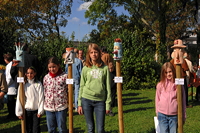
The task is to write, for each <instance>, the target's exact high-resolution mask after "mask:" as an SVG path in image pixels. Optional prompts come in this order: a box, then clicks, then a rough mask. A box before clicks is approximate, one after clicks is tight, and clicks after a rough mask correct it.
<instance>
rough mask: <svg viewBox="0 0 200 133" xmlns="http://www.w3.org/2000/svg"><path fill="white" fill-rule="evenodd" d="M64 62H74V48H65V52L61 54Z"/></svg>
mask: <svg viewBox="0 0 200 133" xmlns="http://www.w3.org/2000/svg"><path fill="white" fill-rule="evenodd" d="M63 58H64V59H65V60H64V64H73V63H74V58H75V55H74V48H66V53H64V54H63Z"/></svg>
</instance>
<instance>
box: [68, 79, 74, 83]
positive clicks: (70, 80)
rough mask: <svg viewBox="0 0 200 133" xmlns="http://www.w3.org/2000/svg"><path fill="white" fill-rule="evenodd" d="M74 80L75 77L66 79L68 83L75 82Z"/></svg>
mask: <svg viewBox="0 0 200 133" xmlns="http://www.w3.org/2000/svg"><path fill="white" fill-rule="evenodd" d="M73 83H74V80H73V79H66V84H73Z"/></svg>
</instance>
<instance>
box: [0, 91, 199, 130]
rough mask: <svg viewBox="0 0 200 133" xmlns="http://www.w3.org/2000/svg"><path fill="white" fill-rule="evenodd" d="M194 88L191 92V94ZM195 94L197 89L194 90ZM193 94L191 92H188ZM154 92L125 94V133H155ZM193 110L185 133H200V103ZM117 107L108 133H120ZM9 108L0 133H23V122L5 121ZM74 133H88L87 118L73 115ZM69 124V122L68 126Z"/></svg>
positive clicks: (108, 123)
mask: <svg viewBox="0 0 200 133" xmlns="http://www.w3.org/2000/svg"><path fill="white" fill-rule="evenodd" d="M190 90H191V88H190V89H189V91H190ZM194 92H195V88H194ZM189 94H190V92H189ZM154 97H155V89H151V90H131V91H123V121H124V132H125V133H154V132H155V130H154V121H153V117H154V116H155V107H154V106H155V105H154ZM191 97H192V96H189V100H190V104H192V105H193V108H187V119H186V123H185V125H184V129H183V130H184V132H185V133H200V128H199V125H200V102H195V101H194V100H193V101H191ZM117 110H118V109H117V107H115V108H114V110H113V111H114V113H115V114H116V115H115V116H113V117H111V116H106V121H105V130H106V133H118V132H119V126H118V123H119V122H118V111H117ZM6 115H7V109H6V108H5V109H3V110H1V111H0V133H20V132H21V122H20V120H6ZM73 118H74V120H73V122H74V123H73V127H74V130H73V131H74V133H86V123H85V119H84V116H80V115H78V114H77V113H76V112H74V116H73ZM67 125H68V123H67ZM41 132H42V133H47V127H46V120H45V115H44V116H43V117H42V119H41Z"/></svg>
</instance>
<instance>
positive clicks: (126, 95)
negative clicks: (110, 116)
mask: <svg viewBox="0 0 200 133" xmlns="http://www.w3.org/2000/svg"><path fill="white" fill-rule="evenodd" d="M140 94H141V93H127V94H122V96H123V97H128V96H138V95H140Z"/></svg>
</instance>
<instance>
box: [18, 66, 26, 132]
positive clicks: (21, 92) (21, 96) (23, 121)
mask: <svg viewBox="0 0 200 133" xmlns="http://www.w3.org/2000/svg"><path fill="white" fill-rule="evenodd" d="M18 74H19V77H24V72H23V67H19V70H18ZM19 87H20V90H19V94H18V95H19V100H20V103H21V105H22V109H23V119H21V130H22V133H26V117H25V99H24V98H25V92H24V85H23V83H19Z"/></svg>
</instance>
